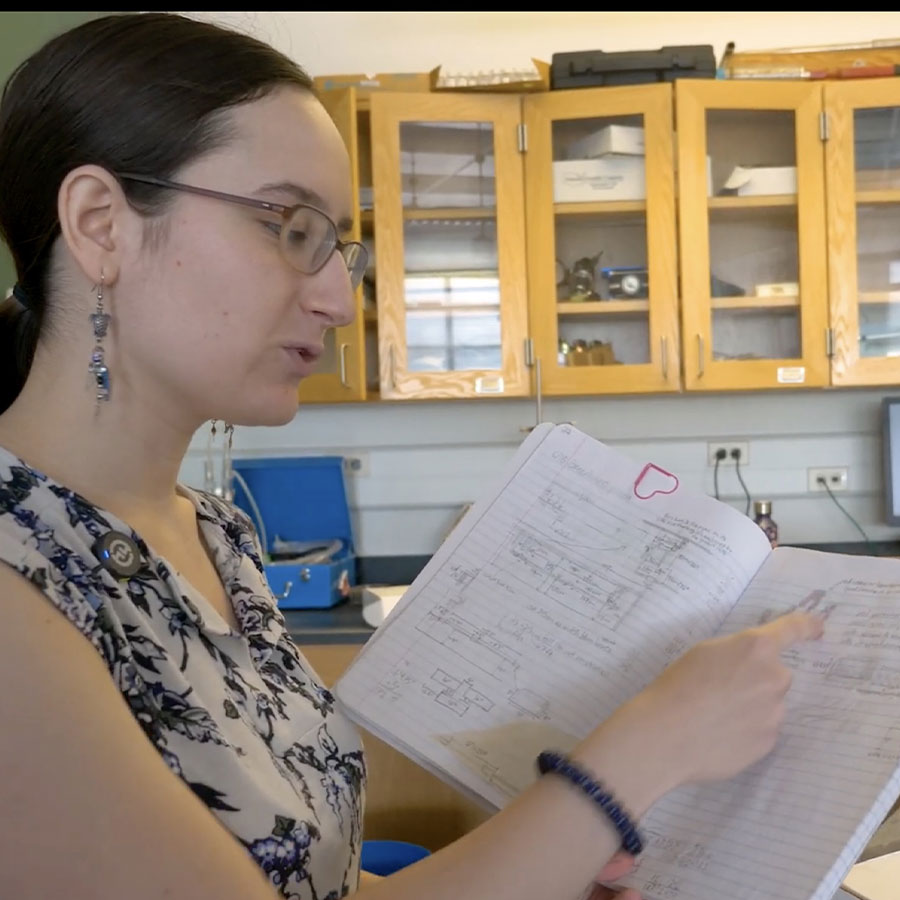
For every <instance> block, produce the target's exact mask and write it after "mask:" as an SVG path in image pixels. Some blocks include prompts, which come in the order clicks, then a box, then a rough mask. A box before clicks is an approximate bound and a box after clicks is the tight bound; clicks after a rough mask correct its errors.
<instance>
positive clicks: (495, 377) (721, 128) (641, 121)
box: [304, 78, 900, 401]
mask: <svg viewBox="0 0 900 900" xmlns="http://www.w3.org/2000/svg"><path fill="white" fill-rule="evenodd" d="M328 93H330V92H326V99H328V98H327V94H328ZM335 93H339V94H344V95H345V96H344V98H343V99H341V100H338V98H337V97H335V98H334V99H333V100H332V101H330V107H331V108H332V111H333V115H334V116H335V120H336V121H339V122H342V123H343V124H342V130H344V133H345V135H347V142H348V146H349V147H351V152H352V154H353V156H354V158H355V160H356V164H357V165H356V172H357V177H358V178H359V185H355V188H357V187H358V188H359V189H361V191H362V193H363V195H364V196H366V197H367V199H368V200H369V201H370V202H371V198H372V197H374V214H373V213H372V212H370V211H367V210H366V209H363V211H362V212H361V213H360V214H359V216H358V218H359V223H360V224H359V228H360V229H361V232H360V233H361V234H362V236H363V240H365V241H366V242H367V243H369V245H370V247H371V248H372V250H373V259H374V262H373V266H372V271H371V276H372V278H371V280H370V283H369V285H368V288H369V292H368V297H367V300H368V302H367V303H366V304H364V314H363V315H362V316H360V317H359V321H358V322H357V323H355V324H354V325H353V326H350V327H349V329H347V330H344V333H343V334H342V335H338V336H336V340H335V348H336V355H335V357H334V360H335V362H334V365H333V367H332V371H331V372H330V375H328V376H326V375H323V376H317V379H320V380H311V382H310V384H308V385H307V386H306V388H305V390H306V395H305V398H304V399H322V400H329V401H334V400H340V399H360V398H361V397H363V396H367V397H369V398H370V399H371V398H381V399H413V398H443V397H446V398H453V397H480V396H484V397H487V396H521V395H538V396H539V395H540V394H541V393H543V394H547V395H560V396H562V395H569V396H573V395H601V394H627V393H634V392H654V393H660V392H668V391H677V390H691V391H693V390H698V391H719V390H769V389H786V390H793V389H798V388H799V389H802V388H817V387H825V386H828V385H838V386H840V385H884V384H892V383H895V382H896V381H897V380H898V375H900V362H898V359H900V315H898V314H895V313H894V309H895V308H897V309H900V306H896V305H895V304H897V303H900V248H898V241H900V124H897V123H900V114H898V112H900V82H898V79H895V78H887V79H865V80H860V81H859V82H854V83H836V82H810V81H781V80H779V81H769V82H739V81H726V80H713V79H708V80H707V79H682V80H679V81H677V82H675V84H674V85H671V84H654V85H637V86H633V87H616V88H599V89H579V90H569V91H550V92H545V93H540V94H525V95H516V94H493V95H482V94H475V93H462V92H460V93H418V94H416V93H391V92H384V93H380V94H379V93H374V94H372V95H370V96H369V97H367V98H364V99H360V98H358V97H356V95H355V92H354V91H352V90H351V91H349V92H335ZM610 135H613V136H614V137H613V138H610ZM616 135H618V137H615V136H616ZM610 140H613V141H614V143H613V144H609V143H607V144H603V141H610ZM629 141H631V142H632V143H631V144H629V143H628V142H629ZM638 146H639V147H640V150H639V151H637V152H636V147H638ZM610 148H612V152H613V156H606V157H603V158H601V159H600V160H598V158H597V154H598V153H602V152H604V149H605V150H607V151H608V150H609V149H610ZM604 160H606V161H607V162H604ZM895 163H896V164H895ZM634 179H637V182H636V184H637V187H635V185H634V184H631V182H630V180H634ZM638 182H639V183H638ZM573 184H574V185H575V191H574V193H573V192H572V191H571V190H569V188H570V187H571V185H573ZM579 185H580V187H579ZM610 186H612V189H609V190H607V189H606V188H607V187H610ZM581 188H585V189H583V190H582V189H581ZM593 188H596V190H595V191H594V192H593V193H592V189H593ZM361 302H362V301H361ZM342 360H343V364H341V361H342ZM529 369H530V371H529ZM340 376H343V377H340Z"/></svg>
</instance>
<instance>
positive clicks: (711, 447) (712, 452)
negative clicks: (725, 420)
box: [706, 441, 750, 468]
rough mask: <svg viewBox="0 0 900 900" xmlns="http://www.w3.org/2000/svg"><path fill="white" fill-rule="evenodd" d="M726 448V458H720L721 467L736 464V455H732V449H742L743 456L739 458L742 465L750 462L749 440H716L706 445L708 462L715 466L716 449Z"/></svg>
mask: <svg viewBox="0 0 900 900" xmlns="http://www.w3.org/2000/svg"><path fill="white" fill-rule="evenodd" d="M718 450H724V451H725V459H721V460H719V467H720V468H721V467H722V466H727V465H734V457H732V455H731V451H732V450H740V451H741V458H740V460H739V462H740V464H741V465H742V466H746V465H747V463H748V462H750V444H749V443H747V441H716V442H715V443H712V442H710V443H709V444H707V445H706V464H707V465H709V466H714V465H715V464H716V451H718Z"/></svg>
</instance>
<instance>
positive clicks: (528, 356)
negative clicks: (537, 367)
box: [525, 338, 534, 369]
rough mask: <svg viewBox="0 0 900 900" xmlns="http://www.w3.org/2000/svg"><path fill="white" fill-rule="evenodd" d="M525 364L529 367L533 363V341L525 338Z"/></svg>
mask: <svg viewBox="0 0 900 900" xmlns="http://www.w3.org/2000/svg"><path fill="white" fill-rule="evenodd" d="M525 365H526V366H528V368H529V369H530V368H531V367H532V366H533V365H534V341H533V340H532V339H531V338H525Z"/></svg>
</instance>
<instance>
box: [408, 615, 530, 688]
mask: <svg viewBox="0 0 900 900" xmlns="http://www.w3.org/2000/svg"><path fill="white" fill-rule="evenodd" d="M416 628H417V629H418V630H419V631H420V632H422V633H423V634H426V635H428V637H430V638H433V639H434V640H435V641H437V642H438V643H439V644H440V645H441V646H442V647H447V648H449V649H451V650H453V652H454V653H455V654H456V655H457V656H459V657H461V658H462V659H465V660H466V661H467V662H469V663H471V664H472V665H473V666H475V667H476V668H478V669H480V670H481V671H482V672H484V673H486V674H487V675H491V676H492V677H494V678H500V679H505V678H509V677H512V678H514V677H515V672H516V670H517V669H518V668H519V658H520V656H521V654H520V653H518V652H517V651H516V650H513V649H512V648H511V647H510V646H509V641H508V640H504V639H503V638H502V637H498V635H497V634H496V632H495V631H494V630H493V629H491V628H486V627H483V626H480V625H474V624H473V623H471V622H469V621H468V620H466V619H464V618H463V617H462V616H461V615H459V614H458V613H456V612H453V611H452V610H450V609H448V608H447V607H443V606H442V607H437V608H435V609H433V610H431V611H430V612H429V613H428V614H427V615H426V616H425V618H424V619H423V620H422V621H421V622H419V624H418V625H417V626H416Z"/></svg>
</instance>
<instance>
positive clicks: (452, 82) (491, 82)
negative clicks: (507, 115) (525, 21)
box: [429, 57, 550, 94]
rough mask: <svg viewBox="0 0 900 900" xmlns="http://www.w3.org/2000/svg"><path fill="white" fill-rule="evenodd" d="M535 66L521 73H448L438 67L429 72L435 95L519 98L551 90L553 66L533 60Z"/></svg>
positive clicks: (492, 71) (504, 70) (512, 70)
mask: <svg viewBox="0 0 900 900" xmlns="http://www.w3.org/2000/svg"><path fill="white" fill-rule="evenodd" d="M531 63H532V64H531V66H528V67H527V68H523V69H521V70H516V69H497V70H489V71H475V72H472V71H456V72H454V71H448V70H446V69H444V67H443V66H436V67H435V68H434V69H432V70H431V72H429V79H430V84H431V90H433V91H480V92H487V93H494V94H496V93H501V94H515V93H531V92H534V91H549V90H550V63H546V62H543V61H542V60H539V59H534V57H532V59H531Z"/></svg>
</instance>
